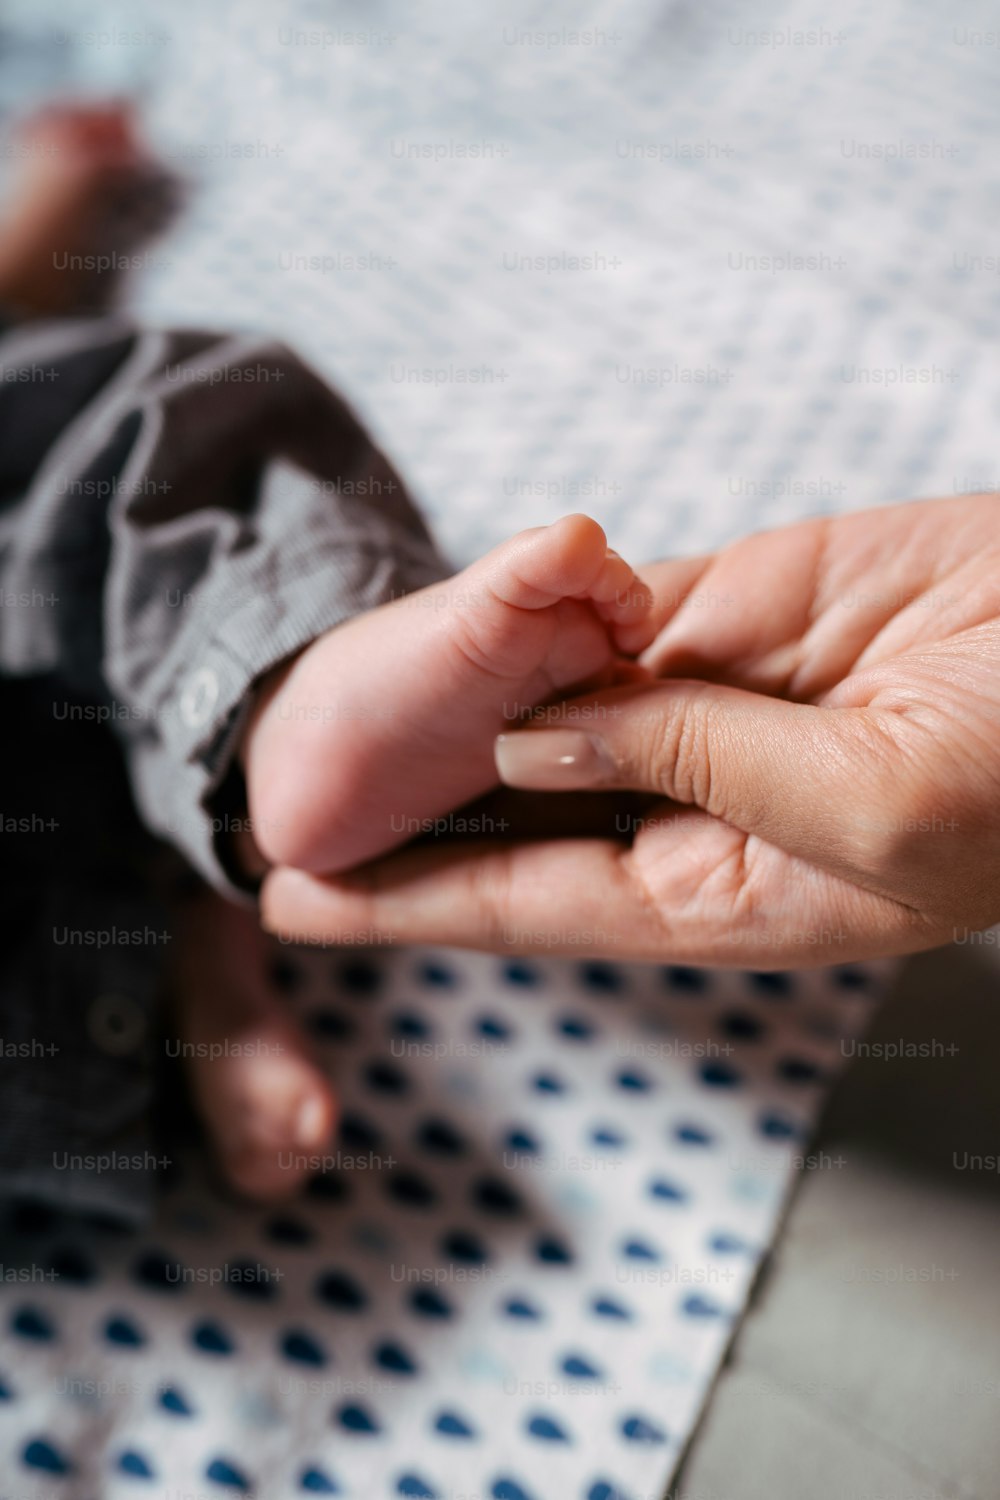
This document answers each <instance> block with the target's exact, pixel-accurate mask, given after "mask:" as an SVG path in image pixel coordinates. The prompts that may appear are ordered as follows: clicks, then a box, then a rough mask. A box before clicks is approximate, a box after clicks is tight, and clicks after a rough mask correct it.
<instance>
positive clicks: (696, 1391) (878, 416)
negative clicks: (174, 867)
mask: <svg viewBox="0 0 1000 1500" xmlns="http://www.w3.org/2000/svg"><path fill="white" fill-rule="evenodd" d="M4 27H5V32H4V42H5V50H4V53H3V55H2V56H0V112H2V114H3V115H4V116H9V115H10V114H11V113H12V112H14V111H16V110H19V109H23V108H25V107H26V106H28V105H30V104H32V103H33V102H36V101H39V100H41V99H44V98H46V97H49V96H51V95H52V94H53V93H60V92H67V91H71V92H73V93H74V94H76V95H84V96H86V95H87V94H93V95H106V94H107V93H108V92H109V91H111V92H117V93H125V94H129V95H131V96H133V97H135V98H136V100H137V101H138V102H139V105H140V107H141V111H142V117H143V121H144V124H145V127H146V130H147V134H148V136H149V138H150V140H151V142H152V143H153V145H154V147H155V149H156V150H157V151H158V152H159V154H160V155H161V157H162V158H163V159H164V161H165V162H166V163H167V164H168V165H169V166H170V167H171V168H172V169H173V170H174V171H175V172H176V173H177V174H178V175H179V176H180V177H181V178H183V179H184V181H185V182H186V184H187V186H188V199H187V202H186V205H185V208H184V212H183V213H182V215H181V216H180V217H179V218H178V219H177V221H176V223H175V224H174V226H173V227H172V228H171V229H170V231H169V232H168V233H167V234H166V236H165V237H163V238H162V239H160V240H158V241H157V242H156V243H155V244H153V245H152V246H151V247H150V248H149V250H148V252H143V253H142V254H141V255H140V256H138V257H137V264H136V266H135V268H134V272H133V277H132V282H131V286H130V299H131V305H132V306H133V307H134V308H135V309H136V311H137V312H138V313H139V314H140V315H141V316H142V317H143V318H145V319H147V320H153V321H161V322H164V323H171V324H176V323H179V322H181V323H185V322H186V323H193V324H208V325H210V326H233V327H251V328H256V329H260V328H266V329H268V330H272V331H277V332H279V333H280V334H281V335H282V336H283V337H285V338H287V340H288V341H289V343H291V344H293V345H294V346H296V347H297V348H298V349H300V350H301V351H302V352H303V353H304V354H305V355H306V356H307V357H308V358H309V359H310V360H311V361H312V362H313V364H314V365H315V366H316V368H317V369H318V370H320V371H321V372H322V373H323V374H324V375H325V376H326V377H327V378H329V379H330V380H331V381H332V382H333V383H334V384H335V385H336V386H337V387H338V388H339V389H340V390H341V391H342V392H343V393H344V394H345V395H346V396H347V397H348V399H349V400H351V402H352V403H353V404H354V405H355V406H356V408H357V409H358V411H359V413H360V414H361V416H362V417H363V419H364V420H365V421H366V422H367V424H368V425H369V426H370V428H371V429H372V431H373V432H374V433H375V435H376V436H377V438H378V439H379V441H380V442H381V443H382V445H383V446H384V447H385V448H386V450H387V452H388V453H389V455H390V456H391V458H392V459H393V461H394V462H395V463H396V464H397V465H398V467H399V468H400V469H401V471H402V472H403V473H404V474H405V475H406V476H407V480H408V482H409V483H410V484H411V486H412V488H413V491H414V494H415V496H416V497H417V499H418V500H419V501H420V503H421V504H422V506H423V507H424V508H425V510H426V511H427V513H428V515H429V516H430V518H431V521H432V523H433V525H434V528H435V530H436V532H437V534H438V535H439V537H440V538H441V539H442V541H443V543H444V545H445V547H446V548H447V549H448V550H449V551H450V553H451V554H452V556H453V557H454V558H455V560H456V562H458V563H461V562H464V561H467V560H468V559H469V558H470V557H472V556H474V555H477V554H479V553H481V552H482V551H484V550H485V549H486V548H487V547H489V546H490V545H492V544H493V543H494V542H496V541H498V540H499V539H500V538H501V537H503V536H505V535H507V534H509V533H510V532H511V531H513V530H516V529H517V528H518V527H521V526H525V525H534V524H538V523H540V522H545V521H549V520H552V519H554V518H555V517H556V516H558V515H560V514H562V513H565V512H567V511H572V510H586V511H589V512H590V513H592V514H594V515H595V516H596V517H597V518H598V519H599V520H600V521H601V522H602V523H603V524H604V525H605V526H606V528H607V529H608V531H609V535H610V537H611V541H612V544H613V545H614V546H616V547H617V548H619V549H620V550H621V551H622V552H624V553H625V554H626V555H628V556H629V557H630V559H633V560H635V561H636V562H639V563H641V562H642V560H643V559H644V558H649V557H657V556H664V555H668V554H673V553H683V552H694V551H699V550H702V549H709V548H713V547H717V546H719V545H721V544H723V543H725V542H726V541H728V540H730V539H732V538H733V537H735V536H737V535H740V534H741V533H744V532H746V531H749V530H752V529H754V528H758V527H761V526H765V525H776V524H781V523H783V522H786V521H791V520H794V519H798V518H800V517H802V516H805V515H814V514H817V513H836V512H840V511H848V510H855V509H858V508H860V507H862V506H865V505H874V504H880V503H883V502H887V501H890V500H894V499H900V498H906V497H913V496H918V495H947V494H954V493H962V492H966V491H973V490H984V489H985V490H989V489H996V488H1000V478H998V468H997V461H996V425H997V423H996V418H997V411H998V410H1000V372H998V367H997V361H996V358H995V350H996V339H997V334H998V332H1000V280H998V279H997V267H998V264H1000V261H998V257H997V255H996V244H995V223H996V212H995V209H996V204H997V199H998V189H1000V182H998V175H997V165H996V153H995V150H993V149H992V142H993V141H994V140H995V138H996V133H997V129H998V127H1000V88H998V86H997V85H998V82H1000V79H998V71H1000V49H998V48H997V46H996V40H995V39H996V22H995V16H994V15H993V13H992V11H991V10H990V8H989V7H988V6H987V5H986V4H985V3H982V0H969V3H968V4H966V5H964V6H963V7H962V10H961V14H960V15H959V14H958V13H957V12H956V13H955V14H954V15H953V14H952V13H950V12H948V11H946V10H944V9H943V8H942V7H940V6H938V5H933V4H931V3H929V0H908V3H905V4H904V3H903V0H887V3H886V4H884V5H881V6H879V7H872V6H870V5H869V4H868V3H867V0H844V3H843V4H842V5H840V6H838V7H837V8H836V10H835V11H834V10H831V8H830V7H829V6H820V5H818V4H815V3H813V0H783V3H781V4H779V3H777V0H763V3H761V4H759V5H757V6H756V7H755V8H754V13H753V16H752V17H751V16H750V15H749V13H748V12H747V10H746V7H745V6H742V5H740V4H739V3H738V0H706V3H704V4H702V5H699V6H697V7H691V6H677V5H673V6H668V5H664V4H662V3H657V0H614V3H612V0H579V3H577V4H575V5H573V6H572V7H571V6H570V5H569V4H568V3H566V0H550V3H547V4H545V5H544V6H543V5H542V4H540V3H533V0H510V3H509V4H507V5H505V6H504V7H503V11H502V14H500V13H495V12H494V11H492V10H490V9H489V8H488V7H482V6H476V5H472V6H464V7H457V6H455V5H454V4H453V3H450V0H427V3H425V4H422V5H421V6H419V7H413V6H411V5H404V4H403V3H402V0H378V3H377V4H375V5H373V4H371V3H368V4H364V5H362V4H361V3H360V0H283V3H282V5H281V6H280V7H275V6H274V5H273V4H271V3H270V0H238V3H237V0H229V3H219V4H215V5H211V6H195V5H183V4H178V3H176V0H170V3H167V0H147V3H146V4H145V5H144V6H143V7H141V8H137V7H135V6H134V5H131V4H128V3H127V0H87V3H84V0H58V3H57V0H7V5H6V7H5V16H4ZM991 38H992V40H991ZM987 143H989V144H987ZM11 164H12V163H11V158H10V157H9V155H7V154H4V155H3V156H0V172H2V171H3V170H5V169H6V168H7V167H9V166H10V165H11ZM294 967H295V972H296V974H297V975H299V984H298V990H297V992H296V994H295V995H294V997H293V998H294V1002H295V1003H296V1004H298V1005H301V1006H302V1007H303V1009H304V1010H305V1012H306V1013H307V1014H308V1015H309V1017H310V1018H311V1020H310V1024H311V1026H312V1029H313V1032H314V1035H315V1037H316V1040H317V1045H318V1046H319V1047H320V1048H321V1049H323V1050H324V1052H325V1053H326V1055H327V1056H328V1057H329V1063H330V1067H331V1069H332V1070H333V1072H334V1073H335V1074H336V1078H337V1083H338V1088H339V1089H340V1091H341V1094H342V1096H343V1098H344V1100H345V1110H346V1113H345V1116H344V1121H343V1125H342V1129H341V1135H340V1139H339V1141H338V1142H337V1144H336V1146H335V1147H334V1148H333V1149H332V1152H331V1159H330V1160H328V1161H318V1162H317V1163H316V1164H315V1170H314V1171H313V1173H312V1176H311V1184H310V1188H309V1190H308V1192H306V1193H305V1194H304V1195H303V1196H302V1198H301V1201H298V1202H296V1203H294V1204H293V1205H290V1206H288V1207H286V1208H285V1209H283V1210H282V1211H281V1212H274V1213H266V1212H262V1211H257V1210H253V1209H250V1208H247V1207H240V1206H236V1205H234V1204H233V1203H231V1202H230V1201H228V1200H225V1199H223V1198H222V1197H220V1196H219V1195H218V1194H217V1193H216V1192H215V1191H214V1189H213V1187H212V1185H211V1183H210V1181H209V1180H208V1179H207V1177H206V1176H205V1174H204V1168H203V1164H202V1162H201V1160H200V1157H199V1156H198V1154H197V1152H194V1153H192V1154H191V1155H190V1157H189V1158H187V1159H185V1161H184V1163H183V1165H182V1166H181V1167H180V1168H179V1169H178V1170H177V1171H176V1172H175V1173H174V1176H173V1178H172V1182H171V1186H170V1189H169V1192H168V1193H167V1195H166V1197H165V1199H164V1201H163V1204H162V1207H161V1209H160V1211H159V1215H158V1218H157V1220H156V1222H155V1224H154V1225H153V1227H152V1229H150V1230H149V1231H148V1232H145V1233H143V1234H140V1235H132V1234H125V1235H123V1234H121V1233H115V1232H113V1231H112V1230H111V1229H110V1228H104V1229H101V1228H100V1227H93V1228H90V1229H88V1230H87V1231H86V1232H85V1233H84V1232H83V1231H82V1230H81V1229H80V1228H79V1226H76V1227H74V1226H72V1225H71V1224H68V1223H65V1224H64V1223H62V1222H59V1221H57V1220H55V1219H53V1218H49V1219H45V1218H44V1217H42V1216H35V1218H34V1220H32V1221H31V1222H27V1223H25V1222H23V1221H18V1222H17V1223H16V1224H13V1225H10V1226H7V1228H6V1229H5V1230H4V1236H3V1260H4V1265H5V1268H6V1269H16V1266H17V1265H18V1264H20V1262H18V1261H17V1257H20V1258H21V1262H23V1263H24V1264H25V1265H26V1266H29V1267H31V1268H34V1267H39V1268H41V1275H40V1279H33V1280H30V1281H29V1282H27V1283H22V1282H19V1281H17V1280H10V1279H6V1278H5V1282H4V1285H3V1298H2V1312H3V1317H2V1333H3V1340H2V1345H0V1451H2V1455H3V1456H2V1460H0V1465H2V1473H3V1480H4V1485H3V1491H2V1492H3V1493H4V1494H5V1495H10V1496H16V1497H17V1500H52V1497H54V1496H58V1497H65V1500H97V1497H101V1500H104V1497H110V1500H119V1497H133V1496H138V1495H149V1496H154V1497H156V1500H168V1497H169V1500H182V1497H196V1500H203V1497H212V1500H214V1497H224V1496H227V1495H241V1494H252V1495H255V1496H261V1497H267V1500H272V1497H273V1500H287V1497H293V1496H299V1495H309V1494H328V1495H342V1496H348V1497H364V1500H381V1497H383V1496H384V1497H394V1496H399V1495H409V1496H425V1497H439V1500H659V1497H660V1496H661V1494H662V1492H663V1490H664V1488H665V1486H666V1484H667V1483H668V1480H669V1476H670V1475H671V1473H672V1472H673V1470H674V1468H675V1465H676V1461H677V1458H678V1456H679V1454H680V1452H681V1451H682V1448H683V1445H684V1443H685V1441H686V1440H687V1439H688V1437H689V1436H690V1434H691V1432H692V1430H693V1426H694V1423H695V1421H696V1419H697V1416H698V1414H699V1412H700V1410H701V1408H702V1406H703V1403H704V1400H705V1398H706V1395H707V1392H708V1390H709V1389H710V1386H711V1383H712V1380H713V1378H714V1375H715V1373H716V1371H717V1369H718V1365H719V1361H720V1359H721V1358H722V1355H723V1353H724V1351H725V1348H726V1346H727V1343H728V1341H729V1339H730V1338H731V1335H732V1332H733V1329H734V1326H735V1324H736V1322H737V1320H738V1319H739V1317H740V1314H741V1311H742V1309H743V1307H744V1305H745V1301H746V1296H747V1292H748V1288H749V1286H750V1283H751V1281H752V1278H753V1274H754V1270H755V1267H756V1266H757V1265H758V1263H759V1260H760V1257H761V1255H762V1254H763V1253H764V1251H765V1250H766V1249H767V1248H768V1246H769V1245H770V1243H771V1241H772V1239H773V1236H774V1234H775V1232H776V1225H777V1223H778V1219H779V1216H780V1210H781V1206H782V1204H783V1202H784V1199H785V1197H786V1195H787V1193H788V1191H789V1189H790V1185H791V1183H792V1181H793V1179H794V1176H795V1173H796V1171H797V1170H798V1169H799V1168H800V1167H801V1166H802V1159H803V1156H804V1155H807V1154H808V1148H807V1139H808V1135H809V1131H810V1129H811V1127H812V1124H813V1122H814V1121H815V1119H816V1117H817V1113H818V1110H819V1107H820V1105H821V1102H822V1100H823V1098H824V1096H825V1093H826V1090H827V1088H828V1086H829V1083H830V1081H831V1079H832V1078H833V1076H834V1074H835V1073H836V1071H837V1069H838V1067H839V1066H841V1064H842V1062H843V1060H844V1051H845V1048H844V1045H843V1044H844V1042H845V1040H846V1039H848V1038H850V1037H853V1036H855V1035H857V1033H858V1032H859V1031H860V1030H861V1029H862V1028H863V1026H864V1024H865V1019H866V1016H867V1015H868V1014H869V1012H870V1009H871V1006H872V1004H873V1003H874V1002H875V1000H876V999H877V996H878V993H879V991H880V989H881V987H882V985H883V984H884V982H885V978H886V972H887V971H886V970H885V969H884V968H879V967H877V966H865V967H859V968H850V969H835V970H831V971H826V972H815V973H811V974H807V975H793V974H756V975H755V974H731V973H708V972H695V971H691V970H682V969H676V968H672V969H671V968H667V969H661V968H656V967H652V968H637V967H626V966H618V965H607V964H598V963H591V964H585V965H575V964H572V963H565V962H562V963H557V962H554V961H538V960H534V959H532V960H525V961H523V962H511V963H507V964H504V963H501V962H499V961H497V960H495V959H492V958H483V957H476V956H469V955H460V956H456V955H455V954H450V953H433V954H432V953H418V952H410V953H403V952H395V951H389V952H385V953H375V952H372V953H371V954H369V955H368V956H367V957H364V958H363V959H359V958H353V959H348V958H344V959H343V960H341V961H337V962H336V963H335V962H334V961H333V959H332V958H331V956H330V955H326V956H325V957H320V956H317V955H308V956H306V957H303V958H301V959H296V960H295V965H294ZM847 1050H849V1049H847ZM831 1169H833V1170H835V1169H836V1165H835V1164H834V1166H833V1167H832V1168H831Z"/></svg>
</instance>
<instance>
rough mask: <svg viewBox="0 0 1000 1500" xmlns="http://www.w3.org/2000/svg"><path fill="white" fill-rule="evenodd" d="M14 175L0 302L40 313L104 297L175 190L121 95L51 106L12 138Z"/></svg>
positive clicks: (2, 234)
mask: <svg viewBox="0 0 1000 1500" xmlns="http://www.w3.org/2000/svg"><path fill="white" fill-rule="evenodd" d="M10 150H11V152H12V154H13V155H14V156H15V158H16V161H17V167H18V170H17V175H16V178H15V182H14V186H13V190H12V192H11V195H10V198H9V200H8V201H7V202H6V203H5V205H4V213H3V219H2V222H0V301H2V302H3V303H4V305H5V311H6V312H8V313H13V315H14V316H16V317H19V318H22V319H26V318H41V317H55V316H63V315H65V314H75V313H80V312H85V311H86V312H90V311H94V310H97V309H100V308H103V307H105V306H107V304H108V303H109V302H110V301H111V300H112V298H113V296H114V294H115V291H116V289H117V284H118V281H119V280H120V271H121V268H122V266H124V265H126V264H128V263H129V259H130V257H129V252H130V251H131V250H133V249H134V248H135V246H136V245H137V244H139V243H140V242H141V241H142V240H143V239H145V238H147V237H148V236H149V235H151V234H153V233H155V232H156V231H157V230H158V229H159V228H161V227H162V226H163V224H164V223H165V222H166V219H167V218H168V217H169V214H170V212H171V204H170V202H169V200H170V198H171V196H172V195H175V189H174V185H173V183H172V181H171V179H170V178H169V175H168V174H167V173H166V172H165V171H164V170H163V169H162V168H161V167H160V166H159V165H158V164H157V163H156V162H155V161H154V160H153V158H152V157H151V156H150V155H149V154H148V153H147V152H146V150H145V149H144V147H143V145H142V143H141V141H140V140H139V138H138V135H137V133H136V129H135V124H134V122H133V119H132V114H131V111H130V110H129V108H128V107H127V106H126V105H123V104H115V103H111V104H104V105H66V104H63V105H53V106H50V107H49V108H47V109H44V110H42V111H40V112H39V113H38V114H36V115H33V116H32V117H31V118H29V119H28V120H26V121H24V122H23V123H22V125H21V126H20V128H19V129H18V131H17V134H16V139H15V140H14V142H13V144H12V146H11V147H10Z"/></svg>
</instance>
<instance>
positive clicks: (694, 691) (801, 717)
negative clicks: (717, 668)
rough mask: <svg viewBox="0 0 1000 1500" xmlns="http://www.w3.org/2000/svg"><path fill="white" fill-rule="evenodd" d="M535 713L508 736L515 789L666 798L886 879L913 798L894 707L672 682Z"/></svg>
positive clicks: (505, 746) (834, 864)
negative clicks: (885, 862) (885, 860)
mask: <svg viewBox="0 0 1000 1500" xmlns="http://www.w3.org/2000/svg"><path fill="white" fill-rule="evenodd" d="M536 713H537V714H538V715H540V716H541V717H540V718H536V719H535V721H534V724H533V725H532V726H530V727H525V728H524V729H521V730H518V731H516V732H515V733H512V734H502V735H500V736H499V737H498V739H497V741H496V747H495V756H496V766H497V771H498V773H499V776H500V779H501V781H503V782H505V783H506V785H508V786H511V787H520V788H524V789H530V790H535V791H570V790H573V791H580V790H584V789H586V790H593V791H607V790H608V789H610V788H615V787H620V788H622V789H629V790H631V791H638V792H655V793H657V794H659V795H660V796H663V797H667V798H670V799H671V800H672V801H674V802H677V803H681V804H684V805H687V806H692V807H698V808H701V809H703V810H704V811H705V812H708V813H711V814H712V815H713V816H714V817H716V818H719V819H721V820H722V821H723V822H725V823H728V824H730V825H732V826H733V827H735V828H739V829H742V830H743V831H744V832H745V833H749V834H755V835H758V836H759V837H760V838H762V839H764V840H766V841H767V842H768V843H770V844H774V845H776V846H777V847H778V848H781V849H784V850H785V851H786V852H788V853H789V854H794V855H797V856H799V857H801V858H804V859H806V860H808V861H810V863H812V864H816V865H819V866H820V867H821V868H823V869H827V870H830V871H831V872H833V873H835V874H840V875H845V874H846V875H850V876H852V877H857V875H858V874H859V873H873V871H872V866H873V864H879V863H881V862H882V855H883V854H884V853H888V852H889V851H888V845H889V844H890V843H891V838H887V840H886V841H883V840H881V839H880V838H879V837H878V834H879V830H881V829H883V828H884V829H885V830H886V831H887V834H891V829H892V827H893V813H894V810H897V809H898V810H899V812H900V815H901V816H902V815H903V812H904V810H905V808H906V807H907V806H910V805H912V803H911V802H910V798H911V796H912V795H913V794H914V786H913V784H912V779H913V777H914V776H915V775H917V774H918V771H917V769H916V767H914V765H913V759H914V758H913V757H912V756H911V755H910V754H909V749H908V744H907V724H906V721H905V720H904V719H903V718H902V717H901V716H900V715H897V714H892V713H889V712H880V711H877V710H873V709H870V708H853V707H852V708H827V707H821V706H816V705H813V704H799V703H788V702H785V701H784V700H782V699H777V698H768V697H765V696H764V695H763V694H759V693H750V692H746V691H744V690H742V689H739V688H732V687H723V686H719V685H718V684H715V683H705V682H696V681H659V682H654V683H647V684H643V685H629V686H627V687H622V688H612V689H609V690H608V691H606V692H603V693H600V694H598V695H596V696H591V697H587V698H581V699H577V700H575V701H574V702H570V703H566V704H561V705H559V706H558V707H554V708H545V709H541V710H537V711H536ZM883 873H886V874H888V871H885V872H883ZM874 883H875V884H877V885H881V884H882V882H881V880H876V881H875V882H874Z"/></svg>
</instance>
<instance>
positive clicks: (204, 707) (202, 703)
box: [181, 667, 219, 729]
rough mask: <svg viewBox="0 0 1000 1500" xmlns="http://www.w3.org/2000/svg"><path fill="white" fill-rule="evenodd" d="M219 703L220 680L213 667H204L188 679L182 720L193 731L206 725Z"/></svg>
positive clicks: (184, 693)
mask: <svg viewBox="0 0 1000 1500" xmlns="http://www.w3.org/2000/svg"><path fill="white" fill-rule="evenodd" d="M218 701H219V679H218V677H216V675H215V673H214V672H213V671H212V669H211V667H202V668H201V669H200V670H199V671H197V672H194V673H192V675H191V676H190V677H189V678H188V681H187V686H186V687H185V689H184V691H183V693H182V694H181V718H182V719H183V720H184V722H185V724H190V726H191V728H192V729H197V728H198V727H199V726H200V725H202V724H206V723H207V722H208V720H209V719H210V718H211V715H212V709H213V708H214V707H215V705H216V704H217V703H218Z"/></svg>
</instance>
